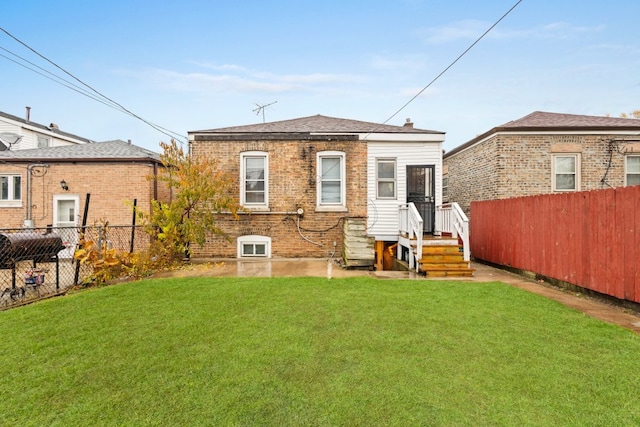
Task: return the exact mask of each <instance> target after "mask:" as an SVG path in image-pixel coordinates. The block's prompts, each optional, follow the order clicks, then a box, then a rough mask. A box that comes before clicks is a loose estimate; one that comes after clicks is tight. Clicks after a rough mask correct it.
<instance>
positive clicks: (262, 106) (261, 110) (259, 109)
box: [252, 101, 278, 123]
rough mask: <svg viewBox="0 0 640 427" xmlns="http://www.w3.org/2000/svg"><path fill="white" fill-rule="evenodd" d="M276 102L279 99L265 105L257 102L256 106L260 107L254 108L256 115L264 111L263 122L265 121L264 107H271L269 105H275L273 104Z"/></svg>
mask: <svg viewBox="0 0 640 427" xmlns="http://www.w3.org/2000/svg"><path fill="white" fill-rule="evenodd" d="M276 102H278V101H273V102H272V103H271V104H265V105H260V104H258V103H257V102H256V106H257V107H258V108H254V109H253V110H252V111H254V112H255V113H256V116H257V115H258V114H260V112H262V123H264V109H265V108H267V107H269V106H271V105H273V104H275V103H276Z"/></svg>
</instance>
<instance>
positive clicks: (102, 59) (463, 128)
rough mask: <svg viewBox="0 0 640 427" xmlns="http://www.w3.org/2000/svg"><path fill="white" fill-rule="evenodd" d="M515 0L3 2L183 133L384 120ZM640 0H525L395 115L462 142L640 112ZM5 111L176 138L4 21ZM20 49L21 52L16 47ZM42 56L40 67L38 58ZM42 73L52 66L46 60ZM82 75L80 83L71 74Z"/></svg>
mask: <svg viewBox="0 0 640 427" xmlns="http://www.w3.org/2000/svg"><path fill="white" fill-rule="evenodd" d="M516 1H517V0H485V1H478V0H399V1H379V0H366V1H364V0H363V1H349V0H343V1H333V0H327V1H322V2H307V1H284V0H280V1H278V0H276V1H264V0H262V1H254V0H244V1H237V0H228V1H227V0H219V1H205V0H202V1H196V0H183V1H180V2H175V1H162V0H155V1H138V0H127V1H120V0H111V1H109V2H88V1H80V0H78V1H69V0H59V1H56V2H49V1H37V0H33V1H29V0H25V1H21V2H8V1H7V2H2V4H1V5H0V27H2V28H4V29H5V30H6V31H8V32H10V33H11V34H12V35H13V36H15V37H16V38H18V39H20V40H21V41H22V42H24V43H25V44H27V45H29V46H30V47H31V48H33V49H35V50H36V51H38V52H39V53H40V54H42V55H44V56H46V57H47V58H49V59H50V60H52V61H53V62H55V63H56V64H58V65H59V66H61V67H62V68H64V69H66V70H67V71H69V72H70V73H72V74H73V75H74V76H76V77H77V78H79V79H80V80H82V81H83V82H85V83H88V84H89V85H91V86H92V87H93V88H95V89H97V90H98V91H100V92H101V93H102V94H104V95H106V96H108V97H109V98H111V99H112V100H114V101H117V102H118V103H120V104H121V105H123V106H124V107H126V108H127V109H129V110H130V111H132V112H133V113H135V114H137V115H138V116H140V117H142V118H144V119H146V120H148V121H150V122H153V123H155V124H158V125H160V126H162V127H164V128H167V129H170V130H172V131H174V132H177V133H179V134H181V135H185V136H186V133H187V131H190V130H200V129H210V128H218V127H226V126H237V125H245V124H252V123H259V122H261V121H262V115H257V114H256V112H254V111H253V110H254V109H256V105H265V104H269V103H273V102H276V101H277V103H275V104H273V105H271V106H269V107H267V108H266V110H265V116H266V120H267V121H275V120H286V119H292V118H297V117H303V116H309V115H314V114H323V115H327V116H334V117H342V118H348V119H356V120H364V121H370V122H377V123H381V122H384V121H386V120H387V119H389V117H390V116H392V115H393V114H394V113H396V111H398V109H400V108H401V107H402V106H403V105H404V104H405V103H406V102H407V101H409V100H410V99H411V98H412V97H413V96H414V95H416V94H417V93H418V92H419V91H420V90H421V89H423V88H424V87H425V86H426V85H427V84H428V83H429V82H430V81H432V80H433V79H434V78H435V77H436V76H437V75H438V74H440V73H441V72H442V71H443V70H444V69H445V68H446V67H447V66H448V65H449V64H450V63H451V62H452V61H453V60H454V59H455V58H457V57H458V56H459V55H460V54H461V53H462V52H463V51H464V50H465V49H466V48H467V47H469V46H470V45H471V43H473V41H474V40H475V39H476V38H477V37H478V36H479V35H480V34H482V33H483V32H484V31H485V30H486V29H488V28H489V27H490V26H491V25H492V24H493V23H494V22H495V21H496V20H498V19H499V18H500V17H501V16H502V15H503V14H504V13H505V12H506V11H507V10H509V9H510V8H511V7H512V6H513V5H514V4H515V3H516ZM638 16H640V2H637V1H635V0H609V1H606V2H603V1H582V0H564V1H563V0H556V1H551V0H523V1H522V2H521V3H520V4H519V5H518V6H517V7H516V8H515V9H514V10H513V12H511V14H509V15H508V16H507V17H506V18H505V19H504V20H503V21H502V22H501V23H500V24H499V25H498V26H497V27H496V28H494V30H493V31H491V32H490V33H489V34H488V35H487V36H486V37H485V38H484V39H483V40H481V41H480V42H479V43H478V44H477V45H476V46H475V47H474V48H473V49H472V50H471V51H470V52H469V53H468V54H466V55H465V56H464V57H463V58H462V59H461V60H460V61H459V62H458V63H456V64H455V65H454V66H453V67H452V68H451V69H449V70H448V71H447V72H446V73H445V74H444V75H443V76H442V77H440V78H439V79H438V80H437V81H436V82H435V83H434V84H433V85H432V86H431V87H430V88H429V89H427V90H426V91H425V92H424V93H422V95H421V96H419V97H418V98H417V99H416V100H415V101H413V102H412V103H410V104H409V105H408V106H407V107H406V108H405V109H404V110H403V111H401V112H399V113H398V114H397V115H396V116H395V117H394V118H392V119H391V120H389V122H388V123H389V124H395V125H401V124H403V123H404V121H405V119H406V118H411V120H412V121H413V122H414V123H415V126H416V127H418V128H422V129H432V130H439V131H444V132H446V133H447V136H446V142H445V149H452V148H454V147H456V146H458V145H460V144H462V143H464V142H466V141H468V140H469V139H471V138H473V137H474V136H476V135H478V134H481V133H484V132H486V131H487V130H489V129H491V128H492V127H495V126H498V125H501V124H503V123H506V122H508V121H510V120H515V119H518V118H520V117H522V116H524V115H526V114H529V113H531V112H533V111H538V110H540V111H551V112H560V113H571V114H587V115H606V114H611V115H612V116H618V115H620V113H622V112H630V111H632V110H637V109H640V72H638V70H640V37H639V36H640V30H638V25H637V20H638ZM0 55H2V56H0V85H1V86H0V87H1V88H2V90H1V92H0V93H1V94H2V96H0V111H3V112H6V113H9V114H14V115H17V116H21V117H22V116H23V115H24V111H25V106H30V107H31V108H32V110H31V119H32V120H33V121H36V122H38V123H43V124H49V123H52V122H53V123H57V124H58V125H59V127H60V129H62V130H65V131H68V132H71V133H75V134H78V135H81V136H83V137H86V138H90V139H93V140H96V141H103V140H111V139H123V140H127V139H131V140H132V142H133V143H134V144H136V145H140V146H143V147H146V148H150V149H153V150H156V151H158V150H159V147H158V143H159V141H163V140H164V141H166V140H168V136H166V135H164V134H162V133H160V132H158V131H156V130H154V129H153V128H151V127H149V126H147V125H146V124H144V123H142V122H140V121H139V120H137V119H135V118H133V117H131V116H129V115H126V114H124V113H122V112H119V111H116V110H115V109H113V108H110V107H107V106H105V105H104V104H102V103H99V102H96V101H95V100H93V99H90V98H88V97H86V96H83V95H80V94H78V93H76V92H74V91H72V90H70V89H68V88H66V87H64V86H62V85H59V84H57V83H54V82H52V81H51V80H49V79H46V78H44V77H42V76H41V75H38V74H36V73H35V72H33V71H31V70H29V69H26V68H24V67H22V66H19V65H17V64H15V63H14V62H12V61H10V60H9V59H12V60H15V61H18V62H22V60H20V59H18V58H17V57H16V56H14V55H19V56H20V57H22V58H24V59H26V60H28V61H30V62H32V63H34V64H36V65H37V66H39V67H42V68H44V69H46V70H49V71H51V72H55V73H56V74H58V75H61V76H64V77H65V79H67V80H69V81H72V79H71V77H69V76H65V75H64V74H63V73H62V72H61V71H59V70H57V69H55V68H54V67H53V66H51V65H50V64H48V63H47V62H45V61H44V60H42V59H41V58H39V57H38V56H36V55H35V54H33V52H31V51H29V50H28V49H26V48H25V47H24V46H22V45H20V44H18V43H17V42H16V41H15V40H13V39H11V38H10V37H8V36H7V35H6V34H4V33H0ZM7 58H9V59H7ZM28 66H29V67H30V68H36V67H35V66H33V65H30V64H29V65H28ZM38 71H40V72H42V71H41V70H38ZM74 83H76V84H77V82H74Z"/></svg>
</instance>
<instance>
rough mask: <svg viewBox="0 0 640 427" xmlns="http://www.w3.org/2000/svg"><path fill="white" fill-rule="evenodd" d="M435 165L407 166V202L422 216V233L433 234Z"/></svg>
mask: <svg viewBox="0 0 640 427" xmlns="http://www.w3.org/2000/svg"><path fill="white" fill-rule="evenodd" d="M434 177H435V166H434V165H427V166H414V165H411V166H407V203H409V202H413V204H414V205H415V206H416V209H418V212H419V213H420V216H421V217H422V221H423V223H424V233H426V234H433V231H434V224H435V218H436V197H435V189H436V187H435V179H434Z"/></svg>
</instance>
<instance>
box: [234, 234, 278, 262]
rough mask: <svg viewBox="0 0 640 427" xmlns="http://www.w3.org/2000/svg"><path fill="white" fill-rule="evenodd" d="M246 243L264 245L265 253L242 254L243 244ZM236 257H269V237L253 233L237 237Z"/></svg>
mask: <svg viewBox="0 0 640 427" xmlns="http://www.w3.org/2000/svg"><path fill="white" fill-rule="evenodd" d="M246 244H254V245H256V244H257V245H262V244H264V245H265V255H244V254H243V253H242V249H243V246H244V245H246ZM238 258H271V237H268V236H259V235H255V234H251V235H247V236H240V237H238Z"/></svg>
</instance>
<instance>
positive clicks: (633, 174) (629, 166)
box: [625, 156, 640, 185]
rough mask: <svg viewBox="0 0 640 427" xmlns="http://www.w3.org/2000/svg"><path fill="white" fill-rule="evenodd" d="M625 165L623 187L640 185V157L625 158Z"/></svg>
mask: <svg viewBox="0 0 640 427" xmlns="http://www.w3.org/2000/svg"><path fill="white" fill-rule="evenodd" d="M625 163H626V164H625V185H640V156H627V157H626V160H625Z"/></svg>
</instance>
